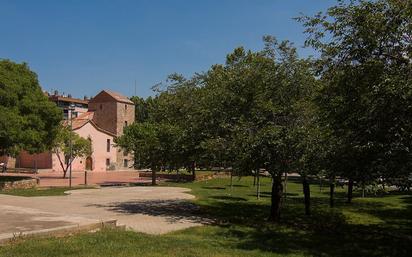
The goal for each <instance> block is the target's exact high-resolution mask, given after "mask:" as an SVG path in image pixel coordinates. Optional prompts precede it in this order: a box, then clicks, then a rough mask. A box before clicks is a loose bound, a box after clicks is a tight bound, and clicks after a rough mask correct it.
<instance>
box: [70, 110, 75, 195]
mask: <svg viewBox="0 0 412 257" xmlns="http://www.w3.org/2000/svg"><path fill="white" fill-rule="evenodd" d="M73 111H74V106H73V104H71V105H70V107H69V112H70V117H69V119H70V134H69V148H70V157H69V162H70V163H69V188H71V187H72V162H73V161H72V159H73V145H72V133H73Z"/></svg>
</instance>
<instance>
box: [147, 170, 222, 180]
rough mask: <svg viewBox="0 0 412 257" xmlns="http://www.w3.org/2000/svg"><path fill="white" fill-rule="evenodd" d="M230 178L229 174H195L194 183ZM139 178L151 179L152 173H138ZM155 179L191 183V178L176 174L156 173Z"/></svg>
mask: <svg viewBox="0 0 412 257" xmlns="http://www.w3.org/2000/svg"><path fill="white" fill-rule="evenodd" d="M227 176H230V172H216V173H214V174H202V173H197V174H196V181H202V180H208V179H213V178H224V177H227ZM139 177H145V178H148V177H150V178H151V177H152V172H150V171H149V172H139ZM156 178H158V179H168V180H184V181H193V176H192V175H188V174H176V173H174V174H173V173H170V174H165V173H157V174H156Z"/></svg>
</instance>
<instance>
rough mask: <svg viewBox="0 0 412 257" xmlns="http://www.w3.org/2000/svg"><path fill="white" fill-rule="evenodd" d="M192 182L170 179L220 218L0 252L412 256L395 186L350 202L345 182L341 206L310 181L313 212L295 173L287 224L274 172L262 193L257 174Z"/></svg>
mask: <svg viewBox="0 0 412 257" xmlns="http://www.w3.org/2000/svg"><path fill="white" fill-rule="evenodd" d="M234 182H235V183H234V186H233V189H232V190H230V186H229V179H214V180H209V181H201V182H194V183H168V184H167V185H169V186H181V187H187V188H191V189H192V193H193V194H194V195H195V196H196V197H197V198H196V200H194V202H195V203H196V204H197V205H199V206H200V213H199V214H200V215H204V216H207V217H211V218H213V219H214V220H216V224H214V225H208V226H203V227H197V228H191V229H186V230H182V231H177V232H174V233H169V234H166V235H161V236H150V235H145V234H141V233H135V232H130V231H117V230H106V231H101V232H97V233H94V234H87V233H86V234H80V235H75V236H72V237H64V238H46V239H29V240H25V241H22V242H16V243H13V244H9V245H7V246H3V247H0V256H13V257H19V256H89V257H92V256H351V257H357V256H410V255H411V253H412V236H411V235H412V194H399V193H396V192H394V193H391V194H386V195H381V196H376V197H368V198H363V199H361V198H356V199H354V202H353V204H351V205H349V204H346V203H345V199H344V196H345V195H344V191H343V190H344V189H340V188H339V189H338V190H337V193H336V207H335V208H333V209H330V208H329V207H328V193H327V191H326V190H327V189H326V188H325V191H324V192H320V190H319V186H318V185H316V184H315V183H314V184H313V185H312V186H311V189H312V192H311V193H312V204H313V206H312V210H313V214H312V215H311V216H310V217H306V216H305V215H304V207H303V195H302V189H301V185H300V184H299V183H298V182H299V181H290V183H289V184H288V196H287V199H286V201H285V204H284V208H283V212H282V219H283V220H282V224H281V225H274V224H270V223H267V222H266V217H267V214H268V211H269V201H270V184H271V183H270V180H269V179H263V182H262V198H261V199H260V200H256V197H255V194H254V191H255V188H254V187H253V185H252V183H253V179H252V178H250V177H249V178H242V179H241V180H237V179H235V181H234Z"/></svg>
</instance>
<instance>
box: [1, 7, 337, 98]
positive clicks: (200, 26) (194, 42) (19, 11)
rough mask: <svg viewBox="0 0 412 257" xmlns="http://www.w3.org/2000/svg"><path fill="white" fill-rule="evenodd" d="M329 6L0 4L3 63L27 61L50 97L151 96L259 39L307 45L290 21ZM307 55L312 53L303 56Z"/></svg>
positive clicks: (251, 46) (256, 43)
mask: <svg viewBox="0 0 412 257" xmlns="http://www.w3.org/2000/svg"><path fill="white" fill-rule="evenodd" d="M334 3H335V1H332V0H202V1H201V0H151V1H149V0H147V1H144V0H141V1H139V0H131V1H126V0H117V1H114V0H112V1H104V0H95V1H92V0H88V1H87V0H65V1H55V0H51V1H43V0H36V1H32V0H27V1H20V0H0V58H6V59H11V60H13V61H16V62H23V61H24V62H27V63H28V64H29V66H30V67H31V69H32V70H34V71H35V72H36V73H37V74H38V76H39V80H40V84H41V85H42V87H43V88H44V89H46V90H52V89H57V90H59V92H65V93H71V94H72V95H74V96H77V97H82V96H84V95H87V96H92V95H95V94H96V93H98V92H99V91H100V90H101V89H111V90H115V91H118V92H120V93H123V94H125V95H127V96H131V95H134V91H135V89H134V83H135V80H136V81H137V95H139V96H142V97H147V96H149V95H151V94H153V93H152V92H151V90H150V88H151V86H153V85H154V84H156V83H158V82H161V81H163V80H164V79H165V78H166V76H167V75H168V74H170V73H173V72H178V73H182V74H184V75H185V76H190V75H191V74H193V73H194V72H201V71H205V70H207V69H208V68H209V67H210V66H211V65H212V64H215V63H223V62H224V60H225V56H226V54H228V53H229V52H231V51H232V50H233V49H234V48H235V47H238V46H244V47H245V48H247V49H253V50H257V49H261V48H262V40H261V39H262V36H263V35H267V34H270V35H274V36H276V37H277V38H278V39H289V40H291V41H294V42H295V43H296V46H298V47H300V46H302V45H303V42H304V39H305V35H303V34H302V31H303V28H302V26H301V25H300V24H298V23H297V22H296V21H294V20H293V19H292V18H293V17H296V16H298V15H299V13H301V12H303V13H305V14H310V15H312V14H314V13H316V12H317V11H320V10H325V9H326V8H327V7H329V6H332V5H334ZM300 53H301V54H302V55H304V56H306V55H309V54H311V50H309V49H300Z"/></svg>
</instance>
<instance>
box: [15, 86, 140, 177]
mask: <svg viewBox="0 0 412 257" xmlns="http://www.w3.org/2000/svg"><path fill="white" fill-rule="evenodd" d="M76 116H77V117H74V118H73V119H72V128H73V131H74V132H75V133H77V134H78V135H80V136H81V137H83V138H86V139H88V140H90V141H91V143H92V150H93V153H92V155H91V156H86V157H83V158H76V159H75V160H74V162H73V164H72V169H73V170H74V171H82V170H85V169H87V170H92V171H106V170H124V169H130V168H131V167H133V161H134V158H133V156H132V155H130V154H126V153H125V152H124V151H123V150H122V149H119V148H118V147H116V146H115V145H114V139H115V138H116V137H118V136H121V135H122V134H123V129H124V128H125V127H126V126H128V125H130V124H132V123H133V122H134V119H135V108H134V104H133V102H132V101H130V99H128V98H127V97H125V96H122V95H121V94H119V93H116V92H112V91H109V90H103V91H101V92H100V93H99V94H97V95H96V96H95V97H93V98H92V99H91V100H90V101H88V110H87V112H81V113H78V115H76ZM66 123H69V121H66ZM61 159H62V160H64V158H61ZM16 165H17V166H20V167H25V168H34V167H37V168H43V169H53V170H54V171H61V170H62V168H61V167H60V162H59V159H58V157H57V156H56V155H55V154H52V153H41V154H38V155H30V154H28V153H26V152H22V153H21V154H20V156H19V157H18V158H17V162H16Z"/></svg>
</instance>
